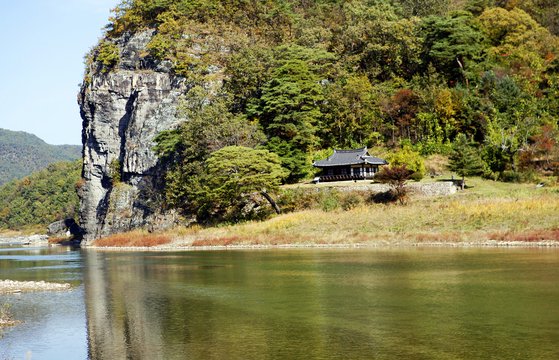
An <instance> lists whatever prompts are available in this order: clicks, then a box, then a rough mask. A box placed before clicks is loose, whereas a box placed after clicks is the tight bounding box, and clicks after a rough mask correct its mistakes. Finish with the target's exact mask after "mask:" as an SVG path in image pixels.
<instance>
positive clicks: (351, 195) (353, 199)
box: [340, 191, 365, 210]
mask: <svg viewBox="0 0 559 360" xmlns="http://www.w3.org/2000/svg"><path fill="white" fill-rule="evenodd" d="M364 202H365V197H364V195H363V194H362V193H359V192H355V191H350V192H347V193H344V194H343V195H342V196H341V199H340V204H341V207H342V209H344V210H351V209H354V208H356V207H358V206H360V205H362V204H363V203H364Z"/></svg>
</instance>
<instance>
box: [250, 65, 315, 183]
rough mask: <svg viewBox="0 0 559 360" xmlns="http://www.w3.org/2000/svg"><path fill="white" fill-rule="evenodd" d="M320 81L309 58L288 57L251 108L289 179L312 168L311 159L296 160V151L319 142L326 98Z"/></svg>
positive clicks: (306, 149)
mask: <svg viewBox="0 0 559 360" xmlns="http://www.w3.org/2000/svg"><path fill="white" fill-rule="evenodd" d="M319 80H320V78H319V76H318V74H316V73H314V72H313V71H312V69H311V68H310V66H309V65H308V63H307V62H306V61H303V60H298V59H295V60H288V61H286V62H285V63H284V64H283V65H281V66H280V67H278V68H276V69H275V70H274V72H273V78H272V79H271V80H270V81H268V82H267V83H266V84H265V85H264V86H263V88H262V96H261V97H260V99H259V100H258V101H257V102H255V103H253V104H252V106H251V108H250V109H249V115H250V116H251V117H254V118H256V119H258V121H259V123H260V125H261V126H262V128H263V129H264V133H265V134H266V135H267V136H268V138H269V139H270V147H269V148H270V150H272V151H274V152H277V154H278V155H279V156H280V157H281V158H282V162H283V164H284V166H285V167H286V168H287V169H288V170H289V171H290V176H289V178H288V180H289V181H296V180H299V179H301V178H304V177H305V176H306V175H307V174H308V173H309V171H310V165H309V164H310V162H306V166H305V165H303V164H302V163H301V162H300V161H293V159H292V158H293V156H294V154H295V155H296V157H297V158H299V157H300V156H301V154H307V153H309V152H310V151H311V150H312V149H314V148H315V147H317V146H318V144H319V139H318V137H317V130H318V126H319V124H320V122H321V120H322V118H323V114H322V111H321V104H322V102H323V101H324V92H323V88H322V86H321V85H320V83H319ZM272 148H273V149H272Z"/></svg>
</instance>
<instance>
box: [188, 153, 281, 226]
mask: <svg viewBox="0 0 559 360" xmlns="http://www.w3.org/2000/svg"><path fill="white" fill-rule="evenodd" d="M205 165H206V174H207V175H206V181H205V184H204V186H203V187H204V191H203V193H201V194H200V196H201V197H200V199H198V204H199V209H198V215H199V216H200V217H201V218H200V219H199V220H202V221H204V220H208V218H215V217H218V218H225V219H227V220H232V221H237V220H240V219H243V218H247V217H250V214H244V213H243V211H242V208H243V207H244V205H246V202H247V201H248V200H249V198H250V196H251V195H253V194H254V193H261V194H262V195H263V196H264V197H265V198H266V199H267V200H268V201H270V202H271V204H272V206H274V207H275V208H276V209H275V210H276V211H277V205H275V203H274V202H273V201H271V197H270V195H269V194H271V193H274V192H275V191H277V190H278V188H279V185H280V184H281V182H282V180H283V179H284V178H285V176H286V175H287V172H286V170H285V169H283V168H282V167H281V160H280V158H279V157H278V155H276V154H274V153H271V152H269V151H268V150H255V149H251V148H247V147H243V146H227V147H224V148H222V149H220V150H218V151H216V152H214V153H212V155H210V157H209V158H208V160H207V161H206V164H205ZM204 217H206V218H205V219H204Z"/></svg>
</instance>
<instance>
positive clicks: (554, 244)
mask: <svg viewBox="0 0 559 360" xmlns="http://www.w3.org/2000/svg"><path fill="white" fill-rule="evenodd" d="M418 247H425V248H429V247H448V248H559V241H554V240H546V241H497V240H486V241H470V242H408V241H402V242H392V241H379V242H374V243H348V244H343V243H340V244H297V243H295V244H281V245H262V244H258V245H257V244H234V245H211V246H192V245H185V244H184V243H171V244H165V245H160V246H150V247H132V246H114V247H113V246H111V247H101V246H88V247H86V248H85V249H91V250H101V251H162V252H165V251H220V250H221V251H223V250H274V249H379V248H418Z"/></svg>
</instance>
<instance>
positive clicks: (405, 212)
mask: <svg viewBox="0 0 559 360" xmlns="http://www.w3.org/2000/svg"><path fill="white" fill-rule="evenodd" d="M467 184H469V185H470V188H469V189H468V190H465V191H462V192H459V193H457V194H455V195H452V196H447V197H421V196H417V197H413V198H412V199H411V200H410V202H409V203H408V204H407V205H405V206H400V205H383V204H371V203H368V204H364V203H361V204H356V207H354V208H351V209H349V210H343V209H341V208H339V209H337V210H334V211H323V210H321V209H313V210H304V211H298V212H293V213H286V214H282V215H279V216H275V217H273V218H271V219H269V220H267V221H255V222H246V223H242V224H236V225H224V226H218V227H208V228H203V227H200V226H192V227H181V228H177V229H173V230H172V231H167V232H165V233H162V234H157V235H156V234H147V233H142V232H135V233H132V234H120V235H114V236H111V237H108V238H105V239H101V240H98V241H97V242H96V243H95V245H97V246H155V245H160V244H166V243H169V242H170V241H171V239H175V240H174V243H173V244H174V245H178V246H193V247H200V246H238V245H292V244H297V245H319V244H347V245H352V244H364V245H391V244H403V243H404V244H411V243H414V244H417V243H459V242H467V243H476V242H478V243H482V242H486V241H489V240H496V241H527V242H535V241H544V240H555V241H559V216H557V214H558V213H559V191H558V190H557V189H555V188H543V189H541V188H536V187H535V186H534V185H526V184H520V185H519V184H504V183H497V182H493V181H487V180H482V179H468V180H467Z"/></svg>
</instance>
